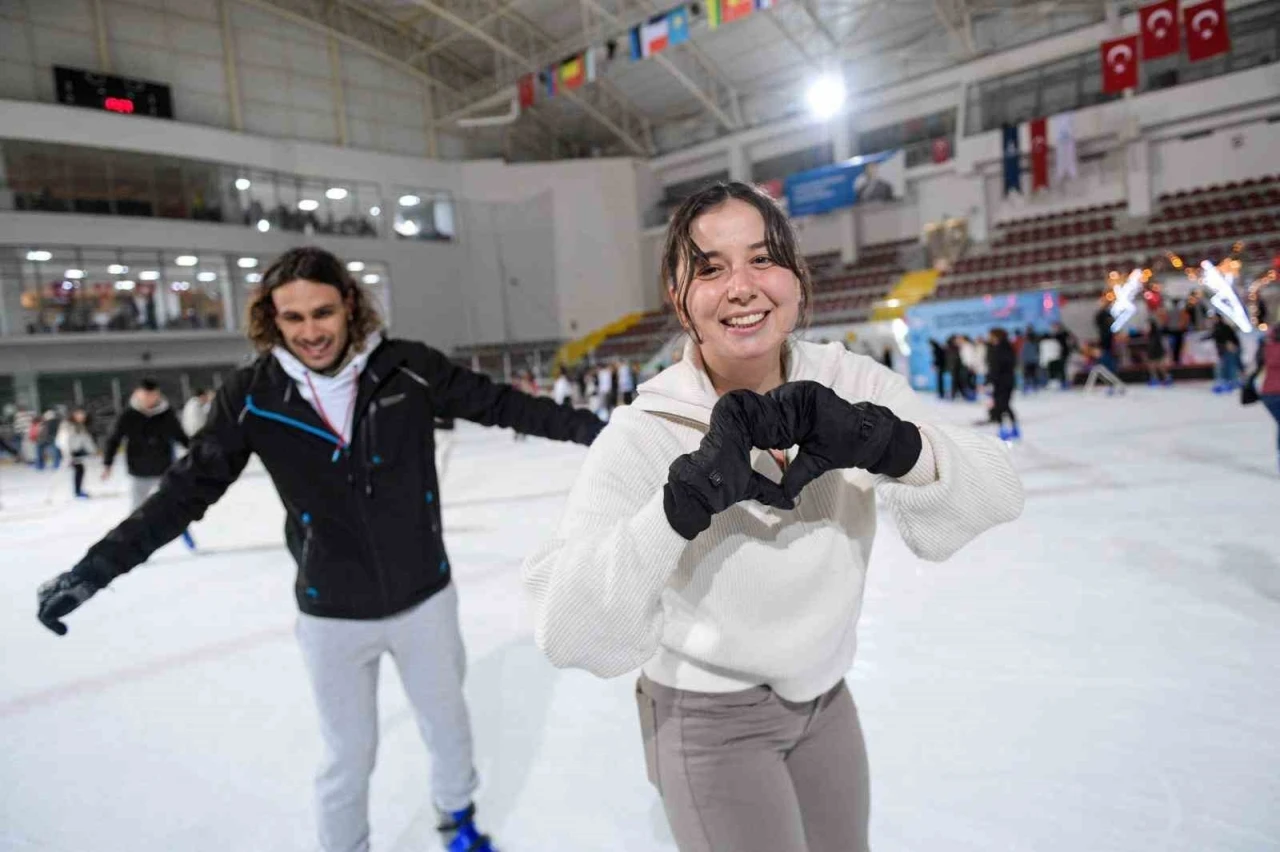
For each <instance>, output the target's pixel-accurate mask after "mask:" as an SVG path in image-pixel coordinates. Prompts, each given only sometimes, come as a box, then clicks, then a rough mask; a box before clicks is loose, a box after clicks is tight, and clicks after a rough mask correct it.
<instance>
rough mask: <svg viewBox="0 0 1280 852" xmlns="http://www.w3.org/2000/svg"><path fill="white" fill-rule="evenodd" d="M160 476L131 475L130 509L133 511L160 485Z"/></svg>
mask: <svg viewBox="0 0 1280 852" xmlns="http://www.w3.org/2000/svg"><path fill="white" fill-rule="evenodd" d="M161 478H162V477H159V476H133V475H132V474H131V475H130V476H129V511H130V512H132V511H133V510H134V509H137V508H138V507H139V506H141V505H142V504H143V502H145V501H146V499H147V498H148V497H150V496H151V492H152V491H155V490H156V488H158V487H159V486H160V480H161Z"/></svg>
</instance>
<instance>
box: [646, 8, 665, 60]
mask: <svg viewBox="0 0 1280 852" xmlns="http://www.w3.org/2000/svg"><path fill="white" fill-rule="evenodd" d="M670 41H671V25H670V24H669V23H668V22H667V16H666V15H659V16H658V17H656V18H650V19H649V23H647V24H643V25H642V26H641V27H640V49H641V50H642V51H643V52H644V55H645V56H653V55H654V54H657V53H661V52H662V51H664V50H666V49H667V46H668V44H669V43H670Z"/></svg>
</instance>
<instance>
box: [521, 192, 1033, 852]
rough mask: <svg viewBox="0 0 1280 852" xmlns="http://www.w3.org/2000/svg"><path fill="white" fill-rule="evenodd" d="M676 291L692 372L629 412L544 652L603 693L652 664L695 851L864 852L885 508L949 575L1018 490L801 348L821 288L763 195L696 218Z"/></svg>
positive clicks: (979, 442)
mask: <svg viewBox="0 0 1280 852" xmlns="http://www.w3.org/2000/svg"><path fill="white" fill-rule="evenodd" d="M662 275H663V280H664V281H665V282H666V285H667V287H668V288H669V296H670V299H671V301H672V303H673V304H674V305H675V309H676V315H677V317H678V318H679V319H680V322H681V324H682V325H683V326H684V328H685V330H686V331H687V332H688V335H689V339H688V341H687V342H686V344H685V349H684V354H683V357H682V358H681V360H680V362H679V363H677V364H676V365H675V366H673V367H670V368H668V369H667V370H664V371H663V372H662V373H661V374H659V375H658V376H657V377H655V378H653V379H651V380H650V381H648V382H645V383H644V384H642V385H641V386H640V388H639V393H638V395H637V398H636V401H635V402H634V403H633V404H632V405H630V406H627V407H625V408H620V409H618V411H617V412H615V413H614V417H613V420H612V421H611V422H610V424H609V426H608V427H607V428H606V429H605V430H604V432H603V433H602V434H601V436H600V439H599V440H598V441H597V442H596V444H595V445H594V446H593V447H592V449H591V452H590V453H589V454H588V455H587V460H586V463H585V464H584V466H583V468H582V471H581V473H580V475H579V477H578V480H577V482H576V483H575V484H574V487H573V490H572V492H571V493H570V495H569V498H568V503H567V506H566V509H565V515H564V517H563V519H562V520H561V522H560V524H559V526H558V528H557V529H556V531H555V533H554V536H553V538H552V539H551V541H550V542H549V543H547V544H546V545H545V546H544V547H542V548H541V549H540V550H539V551H538V552H537V553H536V554H535V555H534V556H533V557H531V558H530V559H529V561H528V562H527V563H526V564H525V567H524V579H525V583H526V585H527V586H528V588H529V590H530V592H531V594H532V597H533V600H534V605H535V624H536V636H537V642H538V645H539V647H541V648H542V650H543V651H544V652H545V653H546V654H547V656H548V657H549V658H550V659H551V661H552V662H553V663H554V664H556V665H557V666H572V667H578V668H584V669H587V670H589V671H591V672H593V673H595V674H597V675H600V676H602V677H616V676H618V675H621V674H625V673H627V672H630V671H632V670H634V669H635V668H637V667H643V674H642V675H641V677H640V679H639V682H638V683H637V692H636V699H637V702H638V705H639V712H640V722H641V730H642V733H643V740H644V752H645V758H646V763H647V766H648V772H649V779H650V781H651V782H652V783H653V784H654V785H655V786H656V787H657V789H658V791H659V793H660V795H661V796H662V802H663V806H664V808H665V810H666V813H667V817H668V819H669V820H670V823H671V828H672V833H673V834H674V836H675V840H676V845H677V846H678V847H679V848H680V849H681V850H682V852H729V850H732V852H865V850H866V849H867V820H868V814H869V809H870V787H869V777H868V765H867V755H866V749H865V745H864V743H863V739H862V731H861V728H860V726H859V722H858V715H857V712H856V710H855V708H854V703H853V699H852V697H851V696H850V693H849V690H848V688H847V687H846V685H845V681H844V677H845V675H846V673H847V672H848V671H849V669H850V667H851V666H852V664H853V656H854V645H855V637H856V625H857V619H858V612H859V610H860V608H861V604H862V587H863V579H864V577H865V576H866V571H867V562H866V559H867V554H869V553H870V552H871V545H872V539H873V537H874V534H875V527H876V501H877V498H878V499H879V500H881V501H883V502H884V503H885V504H887V506H888V507H889V508H890V510H891V511H892V512H893V513H894V515H895V516H896V518H897V526H898V529H899V530H900V531H901V533H902V535H903V537H904V539H905V540H906V543H907V545H908V546H909V547H910V549H911V550H912V551H913V552H915V553H916V554H918V555H920V556H922V557H923V558H926V559H930V560H941V559H946V558H947V557H949V556H950V555H951V554H952V553H954V552H955V551H956V550H957V549H958V548H960V547H961V546H963V545H964V544H965V543H966V542H967V541H969V540H970V539H972V538H973V537H974V536H976V535H978V534H979V533H980V532H981V531H983V530H985V529H987V528H989V527H991V526H993V525H995V524H998V523H1002V522H1005V521H1010V520H1012V519H1014V518H1016V517H1017V516H1018V514H1019V513H1020V512H1021V509H1022V501H1023V496H1022V487H1021V484H1020V482H1019V479H1018V475H1017V474H1016V473H1015V472H1014V470H1013V468H1012V466H1011V465H1010V460H1009V456H1008V453H1007V451H1006V450H1005V448H1004V446H1003V445H1002V444H1000V443H999V442H998V441H996V440H995V439H994V438H992V437H989V436H982V435H979V434H977V433H975V432H973V431H971V430H968V429H962V428H954V427H951V426H945V425H935V424H933V423H932V422H931V418H930V416H929V410H928V409H927V408H926V407H925V406H924V405H923V404H922V402H921V401H920V400H919V399H918V398H917V397H916V394H915V393H914V392H913V391H912V390H911V388H910V386H909V385H908V384H907V383H906V381H905V380H904V379H903V378H902V377H901V376H899V375H897V374H896V373H894V372H892V371H890V370H888V369H886V368H885V367H883V366H882V365H880V364H878V363H877V362H876V361H874V360H873V359H871V358H868V357H865V356H861V355H855V354H852V353H849V352H847V351H846V350H845V348H844V347H843V346H842V345H841V344H839V343H832V344H828V345H825V346H824V345H817V344H813V343H806V342H801V341H799V340H792V339H790V335H791V333H792V332H793V331H794V330H795V329H796V328H797V327H798V326H799V325H800V324H801V322H802V317H803V316H804V313H805V308H806V305H807V304H808V302H809V301H810V286H809V276H808V273H807V271H806V269H805V266H804V262H803V260H801V258H800V254H799V250H798V248H797V244H796V238H795V234H794V232H793V231H792V228H791V225H790V223H789V222H788V221H787V219H786V217H785V215H784V214H783V213H782V211H781V210H780V209H779V208H778V207H777V205H776V204H775V203H774V202H773V201H772V200H771V199H770V198H769V197H768V196H766V195H764V194H763V193H762V192H760V191H758V190H756V189H755V188H753V187H751V186H748V185H746V184H743V183H729V184H717V185H714V186H711V187H708V188H706V189H704V190H701V191H699V192H697V193H695V194H694V195H692V196H691V197H690V198H689V199H688V200H686V201H685V202H684V203H683V204H682V205H681V207H680V208H679V210H678V211H677V212H676V213H675V215H674V217H673V218H672V220H671V224H670V226H669V230H668V234H667V240H666V246H665V249H664V252H663V259H662ZM779 480H780V481H779Z"/></svg>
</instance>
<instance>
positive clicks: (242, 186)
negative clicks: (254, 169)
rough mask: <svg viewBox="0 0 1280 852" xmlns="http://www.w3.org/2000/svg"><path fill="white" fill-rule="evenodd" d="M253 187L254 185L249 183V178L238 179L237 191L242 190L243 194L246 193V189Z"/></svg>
mask: <svg viewBox="0 0 1280 852" xmlns="http://www.w3.org/2000/svg"><path fill="white" fill-rule="evenodd" d="M251 186H253V184H251V183H249V179H248V178H236V189H238V190H240V191H241V192H244V191H245V190H246V189H248V188H249V187H251Z"/></svg>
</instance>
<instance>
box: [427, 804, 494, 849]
mask: <svg viewBox="0 0 1280 852" xmlns="http://www.w3.org/2000/svg"><path fill="white" fill-rule="evenodd" d="M436 813H438V814H439V815H440V823H439V824H438V825H437V826H436V830H437V831H439V832H440V840H441V842H442V843H443V844H444V848H445V852H498V850H497V849H495V848H494V847H493V844H491V843H490V842H489V837H488V835H484V834H481V833H480V829H478V828H476V823H475V816H476V806H475V805H467V806H466V807H465V808H464V809H462V810H460V811H452V812H449V811H442V810H440V809H439V808H437V809H436Z"/></svg>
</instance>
